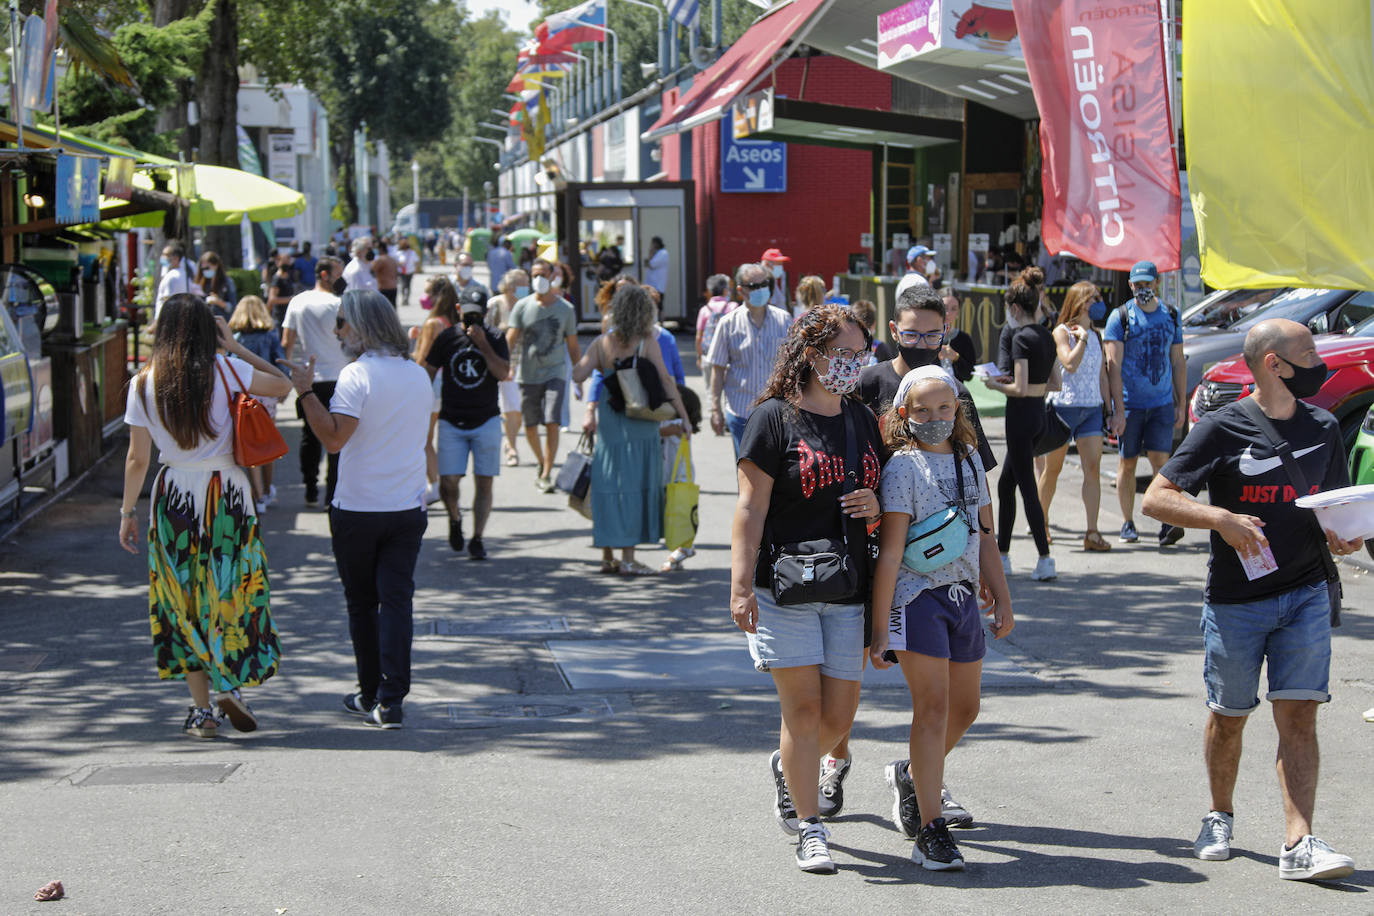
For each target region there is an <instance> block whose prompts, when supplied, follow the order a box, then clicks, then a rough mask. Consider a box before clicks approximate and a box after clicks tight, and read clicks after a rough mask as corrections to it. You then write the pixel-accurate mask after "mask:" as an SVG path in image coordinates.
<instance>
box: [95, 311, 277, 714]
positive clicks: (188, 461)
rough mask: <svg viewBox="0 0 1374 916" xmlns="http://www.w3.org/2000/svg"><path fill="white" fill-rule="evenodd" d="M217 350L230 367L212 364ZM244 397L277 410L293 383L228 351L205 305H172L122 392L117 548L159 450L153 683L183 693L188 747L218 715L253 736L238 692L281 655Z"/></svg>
mask: <svg viewBox="0 0 1374 916" xmlns="http://www.w3.org/2000/svg"><path fill="white" fill-rule="evenodd" d="M217 347H219V348H222V349H223V350H224V351H225V353H226V354H228V355H227V356H226V357H224V358H220V357H218V356H217V355H216V353H215V350H216V348H217ZM226 370H227V371H226ZM245 389H246V390H247V392H248V393H249V394H253V395H260V396H263V397H275V398H279V397H283V396H285V395H286V394H287V393H288V392H289V391H290V390H291V382H290V381H289V380H288V379H287V378H286V376H285V375H283V374H282V372H281V370H279V369H277V368H276V367H275V366H272V365H270V364H269V363H267V362H266V361H265V360H262V359H259V358H258V357H257V356H254V355H253V354H252V353H251V352H249V351H248V350H247V349H246V348H245V347H244V346H243V344H241V343H239V342H238V341H236V340H234V336H233V334H231V333H230V331H229V326H228V325H227V324H226V323H225V322H224V320H223V319H222V318H221V319H216V318H215V317H214V314H213V312H211V310H210V306H209V305H207V304H206V302H205V300H204V299H202V298H201V297H200V296H196V295H192V294H189V293H180V294H177V295H175V296H171V297H169V298H168V299H167V301H166V302H164V303H163V306H162V313H161V315H160V317H159V319H158V327H157V336H156V338H155V339H154V341H153V351H152V356H151V357H150V358H149V360H148V364H147V366H145V367H144V369H143V371H142V372H140V373H139V374H138V375H137V376H136V377H135V378H134V380H133V382H132V383H131V384H130V386H129V396H128V404H127V407H126V410H125V413H124V422H125V423H126V424H128V426H129V454H128V458H127V459H126V460H125V465H124V500H123V502H122V503H121V506H120V510H119V514H120V525H119V543H120V546H122V547H123V548H124V549H125V550H127V551H129V552H130V553H135V554H136V553H138V520H137V512H136V506H137V503H138V497H139V493H140V492H141V491H142V490H143V480H144V478H145V477H146V475H147V473H148V464H149V460H150V456H151V452H152V445H153V443H156V444H157V447H158V451H159V453H160V458H161V460H162V465H163V467H162V470H161V471H159V472H158V475H157V478H156V480H154V482H153V491H152V507H151V517H150V519H149V524H148V578H149V596H148V607H149V615H150V617H151V619H152V631H153V647H154V649H155V651H156V656H157V669H158V676H159V677H161V678H163V679H164V680H168V679H176V680H185V681H186V683H187V686H188V687H189V688H190V691H191V701H192V705H191V709H190V713H189V714H188V715H187V717H186V721H185V723H184V724H183V726H182V729H183V731H185V733H186V734H187V735H190V736H192V737H195V738H213V737H215V736H216V734H218V726H219V720H220V715H221V713H223V714H226V715H228V717H229V721H230V722H231V723H232V724H233V726H234V727H235V728H237V729H238V730H239V731H252V730H253V729H255V728H257V720H256V719H255V718H254V716H253V711H252V710H251V709H250V708H249V707H248V704H247V703H246V702H244V700H243V697H242V696H241V694H240V693H239V689H240V688H242V687H252V686H256V685H258V684H261V683H262V682H263V681H265V680H267V679H268V678H269V677H271V676H272V675H273V674H274V673H275V672H276V670H277V661H278V658H279V657H280V655H281V650H280V648H279V646H278V644H277V634H276V630H275V629H273V626H272V617H271V613H270V612H269V609H268V605H269V599H270V592H269V589H268V584H267V560H266V556H265V554H264V553H263V549H262V543H261V541H260V540H259V539H258V519H257V513H256V510H255V508H254V505H253V497H252V491H251V490H250V489H249V486H248V478H247V477H246V476H245V474H244V472H243V470H242V469H241V468H239V467H238V466H237V465H236V464H235V462H234V426H233V422H232V420H231V418H230V401H231V399H232V397H233V395H234V394H235V393H236V392H238V391H241V390H245ZM212 689H213V690H215V691H216V692H217V693H218V705H219V709H220V711H219V712H217V711H216V710H215V709H214V708H213V707H211V705H210V691H211V690H212Z"/></svg>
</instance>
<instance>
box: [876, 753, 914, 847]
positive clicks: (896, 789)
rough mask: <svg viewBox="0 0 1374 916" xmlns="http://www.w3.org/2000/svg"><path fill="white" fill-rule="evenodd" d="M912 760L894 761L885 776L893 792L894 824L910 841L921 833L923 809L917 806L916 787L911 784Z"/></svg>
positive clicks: (888, 766) (889, 765) (885, 771)
mask: <svg viewBox="0 0 1374 916" xmlns="http://www.w3.org/2000/svg"><path fill="white" fill-rule="evenodd" d="M910 763H911V761H910V760H894V761H892V762H891V763H889V764H888V765H887V768H886V769H885V770H884V772H883V775H884V776H885V777H886V778H887V787H888V788H889V789H891V790H892V822H893V823H894V824H896V825H897V829H898V830H900V831H901V832H902V836H904V837H906V838H907V839H908V840H910V839H914V838H915V836H916V834H918V833H920V832H921V809H920V808H919V807H917V805H916V787H915V786H914V785H912V783H911V771H910V770H909V769H908V765H909V764H910Z"/></svg>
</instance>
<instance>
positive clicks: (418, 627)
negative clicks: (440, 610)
mask: <svg viewBox="0 0 1374 916" xmlns="http://www.w3.org/2000/svg"><path fill="white" fill-rule="evenodd" d="M567 632H568V621H567V619H566V618H564V617H491V618H488V619H486V620H452V619H446V618H440V619H438V620H423V621H419V622H417V623H416V624H415V635H416V636H546V635H548V634H549V633H567Z"/></svg>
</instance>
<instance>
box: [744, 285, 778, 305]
mask: <svg viewBox="0 0 1374 916" xmlns="http://www.w3.org/2000/svg"><path fill="white" fill-rule="evenodd" d="M772 295H773V291H772V290H770V289H769V288H768V287H766V286H765V287H764V288H763V289H751V290H749V304H750V305H752V306H753V307H754V308H762V307H763V306H765V305H767V304H768V300H769V299H771V298H772Z"/></svg>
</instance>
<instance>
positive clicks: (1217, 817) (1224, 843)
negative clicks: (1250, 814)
mask: <svg viewBox="0 0 1374 916" xmlns="http://www.w3.org/2000/svg"><path fill="white" fill-rule="evenodd" d="M1234 821H1235V819H1234V818H1233V817H1232V816H1231V815H1229V814H1227V813H1226V812H1224V811H1208V812H1207V816H1206V817H1204V818H1203V819H1202V830H1200V831H1199V832H1198V835H1197V839H1196V840H1195V841H1194V842H1193V855H1195V856H1197V857H1198V858H1199V859H1208V860H1211V861H1216V862H1220V861H1222V860H1224V859H1229V858H1231V828H1232V825H1233V823H1234Z"/></svg>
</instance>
